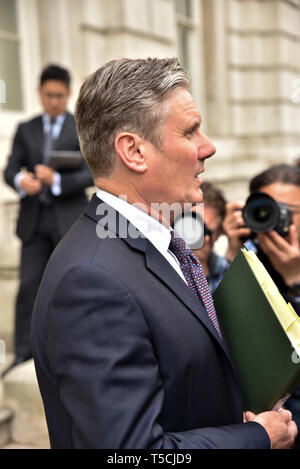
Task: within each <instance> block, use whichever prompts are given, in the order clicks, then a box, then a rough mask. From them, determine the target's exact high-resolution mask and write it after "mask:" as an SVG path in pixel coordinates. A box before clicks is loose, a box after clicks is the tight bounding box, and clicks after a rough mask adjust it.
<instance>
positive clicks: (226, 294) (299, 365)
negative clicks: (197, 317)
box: [213, 249, 300, 413]
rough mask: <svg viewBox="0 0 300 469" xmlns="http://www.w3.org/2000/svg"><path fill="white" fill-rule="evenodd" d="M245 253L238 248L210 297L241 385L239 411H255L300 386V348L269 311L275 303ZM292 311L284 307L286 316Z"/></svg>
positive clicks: (270, 406)
mask: <svg viewBox="0 0 300 469" xmlns="http://www.w3.org/2000/svg"><path fill="white" fill-rule="evenodd" d="M245 254H246V252H245V250H244V249H242V250H241V251H240V252H239V254H238V255H237V256H236V258H235V259H234V261H233V262H232V264H231V266H230V268H229V269H228V271H227V272H226V274H225V276H224V277H223V280H222V281H221V283H220V285H219V286H218V288H217V289H216V290H215V292H214V294H213V297H214V304H215V308H216V311H217V314H218V318H219V321H220V323H221V326H222V329H223V334H224V336H225V340H226V342H227V345H228V348H229V351H230V354H231V358H232V361H233V363H234V365H235V369H236V372H237V375H238V379H239V382H240V386H241V390H242V396H243V407H244V410H251V411H252V412H255V413H259V412H263V411H266V410H271V409H273V408H274V407H275V408H277V407H279V406H280V405H282V403H283V402H284V400H285V399H286V398H287V396H288V395H289V394H291V393H293V392H294V391H295V389H296V388H297V386H298V385H300V359H299V347H297V346H296V348H295V347H294V346H293V345H292V343H291V339H290V338H289V337H288V334H287V332H286V331H285V330H284V328H283V326H282V325H281V322H280V321H279V319H278V317H277V315H276V313H275V311H274V310H276V307H275V308H274V302H273V306H272V305H271V302H270V301H269V299H268V297H267V295H266V294H265V292H264V288H265V286H264V285H262V283H260V282H259V281H258V279H257V276H256V275H255V274H254V271H253V266H250V264H249V262H248V260H247V257H246V255H245ZM253 255H254V256H255V254H254V252H253ZM256 259H257V258H256ZM257 261H258V259H257ZM258 262H259V263H260V261H258ZM260 265H261V266H262V264H261V263H260ZM263 269H264V268H263ZM264 270H265V269H264ZM265 272H266V275H267V277H266V279H267V282H268V283H269V284H270V285H271V284H272V285H271V286H272V289H273V290H272V291H273V292H274V288H275V289H276V292H277V293H276V294H278V295H279V296H280V301H281V302H282V301H284V300H283V298H282V296H281V295H280V293H279V291H278V289H277V287H276V286H275V284H274V282H273V280H272V279H271V277H270V276H269V274H268V273H267V271H266V270H265ZM275 296H276V295H275ZM285 305H286V303H285ZM286 306H287V305H286ZM291 310H292V308H291V306H290V305H289V306H288V307H287V315H288V314H289V311H291ZM281 314H282V312H281ZM294 315H295V317H297V319H294V323H295V324H294V326H296V329H297V328H298V329H297V331H296V337H295V333H294V339H295V340H296V342H297V344H298V343H299V344H300V337H299V333H298V331H299V330H300V329H299V326H300V318H298V316H297V315H296V313H295V312H294ZM298 320H299V323H297V321H298ZM293 343H294V345H295V341H293ZM276 404H277V406H276Z"/></svg>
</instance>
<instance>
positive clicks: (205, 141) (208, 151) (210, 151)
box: [199, 134, 216, 160]
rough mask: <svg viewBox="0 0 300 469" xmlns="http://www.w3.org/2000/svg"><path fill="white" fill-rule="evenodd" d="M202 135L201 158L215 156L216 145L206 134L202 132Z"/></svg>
mask: <svg viewBox="0 0 300 469" xmlns="http://www.w3.org/2000/svg"><path fill="white" fill-rule="evenodd" d="M201 137H202V138H201V142H200V144H199V159H200V160H203V159H206V158H210V157H211V156H213V155H214V154H215V153H216V147H215V145H214V144H213V142H212V141H211V140H210V139H209V138H208V137H207V136H206V135H205V134H201Z"/></svg>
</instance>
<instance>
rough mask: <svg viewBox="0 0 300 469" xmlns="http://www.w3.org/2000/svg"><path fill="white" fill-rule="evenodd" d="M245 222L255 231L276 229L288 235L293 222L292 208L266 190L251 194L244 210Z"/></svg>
mask: <svg viewBox="0 0 300 469" xmlns="http://www.w3.org/2000/svg"><path fill="white" fill-rule="evenodd" d="M242 215H243V219H244V222H245V224H246V226H247V227H248V228H250V229H251V230H252V232H253V233H265V232H266V231H270V230H275V231H277V233H279V234H280V235H281V236H283V237H284V236H287V235H288V233H289V227H290V225H291V223H292V213H291V211H290V209H289V208H288V207H287V205H285V204H284V203H281V202H276V200H274V199H273V198H272V197H271V196H269V195H268V194H265V193H264V192H256V193H254V194H251V195H250V196H249V197H248V199H247V201H246V204H245V206H244V208H243V210H242Z"/></svg>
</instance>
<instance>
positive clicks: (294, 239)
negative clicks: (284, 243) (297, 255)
mask: <svg viewBox="0 0 300 469" xmlns="http://www.w3.org/2000/svg"><path fill="white" fill-rule="evenodd" d="M287 239H288V241H289V243H290V244H291V246H293V247H295V248H299V240H298V233H297V229H296V226H295V225H290V231H289V236H288V238H287Z"/></svg>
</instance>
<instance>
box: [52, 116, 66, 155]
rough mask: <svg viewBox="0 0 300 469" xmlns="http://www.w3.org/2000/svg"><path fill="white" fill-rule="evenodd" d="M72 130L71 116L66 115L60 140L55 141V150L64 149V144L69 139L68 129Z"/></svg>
mask: <svg viewBox="0 0 300 469" xmlns="http://www.w3.org/2000/svg"><path fill="white" fill-rule="evenodd" d="M69 128H70V114H69V113H66V117H65V119H64V122H63V125H62V128H61V130H60V133H59V136H58V139H56V140H54V143H53V149H58V148H64V143H65V142H66V139H68V137H69V132H68V129H69Z"/></svg>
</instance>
